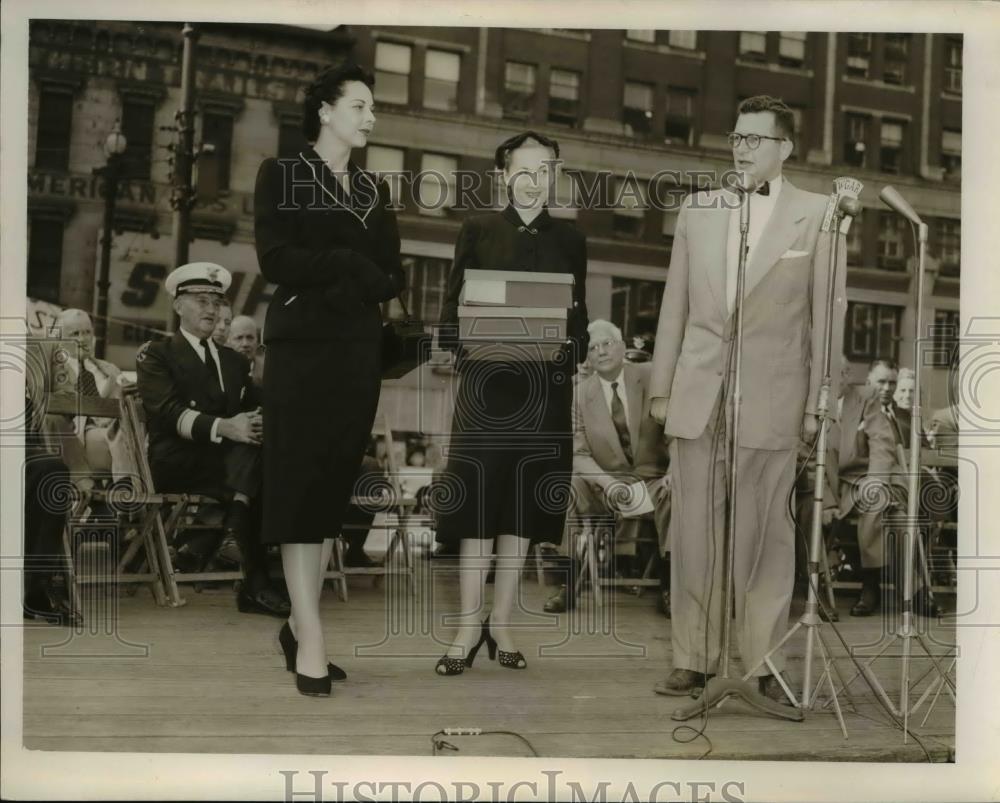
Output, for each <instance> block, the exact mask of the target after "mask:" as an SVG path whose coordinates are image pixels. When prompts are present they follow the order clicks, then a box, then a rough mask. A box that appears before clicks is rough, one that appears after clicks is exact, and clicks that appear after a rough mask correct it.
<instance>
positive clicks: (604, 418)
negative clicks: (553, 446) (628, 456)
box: [586, 374, 625, 460]
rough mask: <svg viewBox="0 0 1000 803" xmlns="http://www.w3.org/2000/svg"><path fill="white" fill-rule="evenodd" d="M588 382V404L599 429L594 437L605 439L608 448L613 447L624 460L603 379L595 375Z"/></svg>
mask: <svg viewBox="0 0 1000 803" xmlns="http://www.w3.org/2000/svg"><path fill="white" fill-rule="evenodd" d="M587 382H588V387H587V395H586V403H587V406H588V408H589V409H590V410H591V412H592V413H593V421H594V423H595V425H596V429H597V431H596V432H594V433H592V436H600V437H602V438H604V440H606V441H607V442H608V446H609V447H611V450H612V451H613V452H614V453H615V454H616V455H618V456H619V457H620V458H621V459H622V460H624V459H625V452H624V451H623V450H622V445H621V442H620V441H619V440H618V430H616V429H615V424H614V421H612V420H611V411H610V410H609V409H608V403H607V401H606V400H605V398H604V389H603V387H601V379H600V377H599V376H598V375H597V374H593V375H591V376H590V378H589V379H588V380H587ZM591 451H594V445H593V443H592V444H591Z"/></svg>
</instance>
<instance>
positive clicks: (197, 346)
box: [180, 327, 226, 390]
mask: <svg viewBox="0 0 1000 803" xmlns="http://www.w3.org/2000/svg"><path fill="white" fill-rule="evenodd" d="M180 331H181V334H182V335H184V338H185V339H186V340H187V342H188V343H190V344H191V348H193V349H194V353H195V354H197V355H198V356H199V357H201V361H202V362H205V349H204V348H202V345H201V338H199V337H196V336H195V335H193V334H191V333H190V332H189V331H187V330H186V329H184V328H183V327H181V330H180ZM205 339H206V340H207V341H208V350H209V351H210V352H212V359H213V360H215V372H216V373H217V374H218V375H219V387H220V388H222V389H223V390H225V389H226V385H225V383H224V382H223V381H222V362H221V361H220V360H219V350H218V349H217V348H216V346H215V341H214V340H212V338H211V337H207V338H205Z"/></svg>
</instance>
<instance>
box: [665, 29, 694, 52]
mask: <svg viewBox="0 0 1000 803" xmlns="http://www.w3.org/2000/svg"><path fill="white" fill-rule="evenodd" d="M667 44H668V45H670V47H676V48H677V49H678V50H694V49H695V48H697V47H698V32H697V31H668V32H667Z"/></svg>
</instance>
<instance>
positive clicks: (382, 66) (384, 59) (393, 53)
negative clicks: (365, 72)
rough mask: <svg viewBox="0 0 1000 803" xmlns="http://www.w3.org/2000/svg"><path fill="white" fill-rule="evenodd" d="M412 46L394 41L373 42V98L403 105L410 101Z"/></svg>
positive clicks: (380, 101) (381, 101) (382, 101)
mask: <svg viewBox="0 0 1000 803" xmlns="http://www.w3.org/2000/svg"><path fill="white" fill-rule="evenodd" d="M412 59H413V48H411V47H410V46H409V45H399V44H396V43H395V42H376V43H375V100H376V101H378V102H379V103H393V104H396V105H397V106H405V105H406V104H407V103H409V102H410V63H411V61H412Z"/></svg>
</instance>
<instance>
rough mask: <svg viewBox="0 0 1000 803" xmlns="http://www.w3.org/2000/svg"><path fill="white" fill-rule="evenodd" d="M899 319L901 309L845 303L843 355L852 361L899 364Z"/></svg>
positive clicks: (881, 305) (854, 302) (901, 312)
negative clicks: (845, 322) (881, 361)
mask: <svg viewBox="0 0 1000 803" xmlns="http://www.w3.org/2000/svg"><path fill="white" fill-rule="evenodd" d="M902 319H903V308H902V307H896V306H891V305H889V304H865V303H861V302H858V301H851V302H848V304H847V327H846V330H845V332H844V356H846V357H847V359H849V360H852V361H863V362H871V361H872V360H877V359H892V360H897V361H898V360H899V327H900V323H901V321H902Z"/></svg>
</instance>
